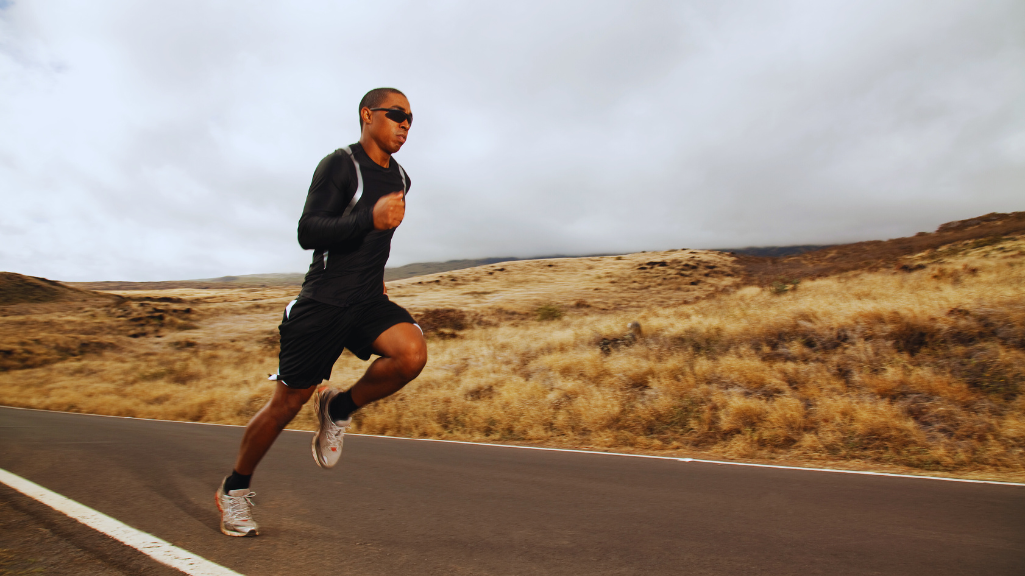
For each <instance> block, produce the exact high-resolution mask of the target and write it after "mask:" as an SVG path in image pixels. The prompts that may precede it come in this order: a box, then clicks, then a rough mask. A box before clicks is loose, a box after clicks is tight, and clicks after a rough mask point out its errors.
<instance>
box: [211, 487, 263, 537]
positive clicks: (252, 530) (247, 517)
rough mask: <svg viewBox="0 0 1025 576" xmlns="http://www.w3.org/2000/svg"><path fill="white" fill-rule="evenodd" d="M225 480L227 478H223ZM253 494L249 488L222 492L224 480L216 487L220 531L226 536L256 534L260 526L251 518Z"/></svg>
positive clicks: (254, 493)
mask: <svg viewBox="0 0 1025 576" xmlns="http://www.w3.org/2000/svg"><path fill="white" fill-rule="evenodd" d="M225 480H227V478H225ZM253 496H256V492H250V491H249V488H242V489H240V490H230V491H228V493H227V494H225V492H224V482H221V485H220V486H218V487H217V509H218V510H220V511H221V532H224V533H225V534H227V535H228V536H257V535H259V534H260V527H259V526H258V525H257V524H256V521H255V520H253V506H256V504H254V503H253Z"/></svg>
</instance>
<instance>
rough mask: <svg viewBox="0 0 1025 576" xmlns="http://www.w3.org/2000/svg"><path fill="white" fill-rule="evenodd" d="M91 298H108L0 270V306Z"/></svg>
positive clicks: (43, 279)
mask: <svg viewBox="0 0 1025 576" xmlns="http://www.w3.org/2000/svg"><path fill="white" fill-rule="evenodd" d="M93 298H109V296H106V295H100V294H96V293H94V292H89V291H88V290H80V289H78V288H72V287H71V286H65V285H64V284H61V283H60V282H54V281H53V280H47V279H46V278H37V277H35V276H23V275H21V274H15V273H14V272H0V306H9V305H11V304H43V303H46V302H58V301H69V300H88V299H93Z"/></svg>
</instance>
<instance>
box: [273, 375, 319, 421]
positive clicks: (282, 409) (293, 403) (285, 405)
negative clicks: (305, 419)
mask: <svg viewBox="0 0 1025 576" xmlns="http://www.w3.org/2000/svg"><path fill="white" fill-rule="evenodd" d="M282 386H283V385H282ZM312 392H313V387H311V388H310V389H309V390H307V389H291V388H285V389H284V390H282V391H280V392H279V393H278V394H275V395H274V397H273V398H271V403H270V412H271V414H272V415H273V416H274V418H275V419H277V420H278V421H279V423H280V422H284V425H287V424H288V423H289V422H291V421H292V419H293V418H295V416H296V415H297V414H299V411H300V410H302V408H303V406H304V405H305V404H306V401H307V400H309V398H310V396H311V395H312Z"/></svg>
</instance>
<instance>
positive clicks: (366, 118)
mask: <svg viewBox="0 0 1025 576" xmlns="http://www.w3.org/2000/svg"><path fill="white" fill-rule="evenodd" d="M359 115H360V116H362V117H363V123H364V124H370V122H371V120H372V119H373V117H374V115H373V114H372V113H371V112H370V108H363V109H362V110H360V111H359Z"/></svg>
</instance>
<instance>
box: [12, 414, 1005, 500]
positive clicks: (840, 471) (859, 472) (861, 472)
mask: <svg viewBox="0 0 1025 576" xmlns="http://www.w3.org/2000/svg"><path fill="white" fill-rule="evenodd" d="M0 407H2V408H10V409H13V410H30V411H33V412H57V413H59V414H76V415H78V416H99V417H101V418H122V419H126V420H147V421H150V422H175V423H178V424H202V425H204V426H224V427H228V428H242V427H243V426H239V425H238V424H216V423H213V422H185V421H182V420H158V419H156V418H137V417H135V416H111V415H109V414H83V413H81V412H61V411H59V410H43V409H41V408H20V407H17V406H0ZM285 432H302V433H306V434H312V432H310V431H309V430H295V429H293V428H286V429H285ZM351 435H352V436H367V437H369V438H387V439H389V440H416V441H419V442H444V443H448V444H468V445H470V446H494V447H497V448H520V449H521V450H547V451H549V452H576V453H579V454H598V455H604V456H627V457H630V458H650V459H654V460H676V461H677V462H698V463H700V464H720V465H723V466H749V467H752V468H779V469H781V470H802V471H804V472H833V473H836V474H857V475H861V476H890V477H892V478H911V479H914V480H943V481H945V482H964V483H967V484H995V485H999V486H1025V483H1021V482H998V481H996V480H969V479H967V478H949V477H947V476H924V475H923V476H918V475H916V474H895V473H891V472H868V471H864V470H844V469H842V468H812V467H807V468H805V467H803V466H781V465H779V464H754V463H752V462H732V461H729V460H703V459H700V458H681V457H679V456H653V455H650V454H627V453H625V452H601V451H598V450H574V449H572V448H547V447H544V446H521V445H519V444H490V443H487V442H466V441H463V440H441V439H438V438H405V437H403V436H380V435H378V434H356V433H354V434H351Z"/></svg>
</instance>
